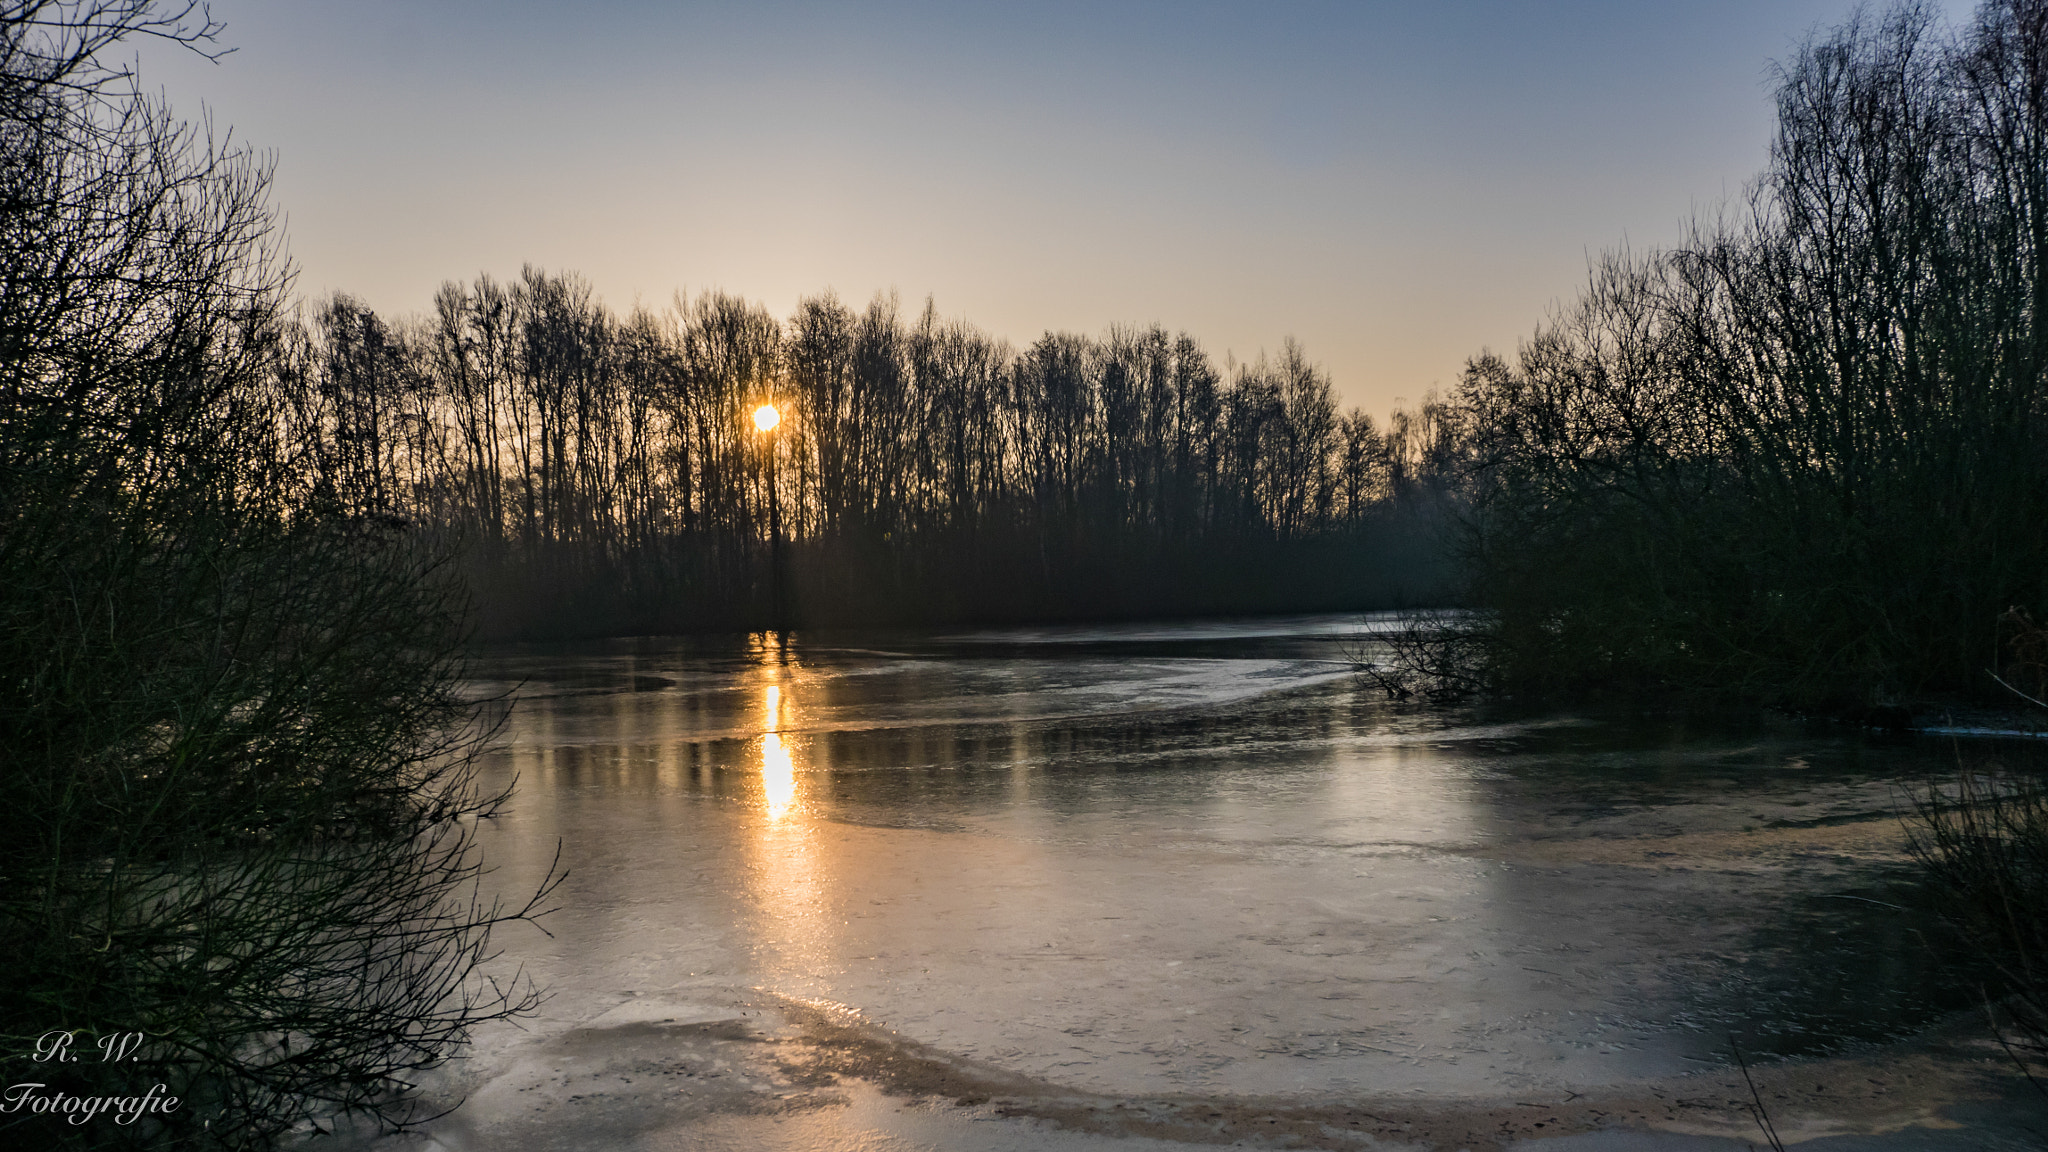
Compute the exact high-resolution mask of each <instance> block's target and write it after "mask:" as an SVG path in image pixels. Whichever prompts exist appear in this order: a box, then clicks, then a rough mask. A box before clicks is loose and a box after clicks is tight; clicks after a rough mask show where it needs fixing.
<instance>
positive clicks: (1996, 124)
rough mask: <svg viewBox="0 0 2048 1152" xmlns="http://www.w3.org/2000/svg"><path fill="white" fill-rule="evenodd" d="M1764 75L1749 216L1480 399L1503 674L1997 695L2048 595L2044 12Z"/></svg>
mask: <svg viewBox="0 0 2048 1152" xmlns="http://www.w3.org/2000/svg"><path fill="white" fill-rule="evenodd" d="M1776 78H1777V91H1776V103H1777V131H1776V135H1775V138H1774V139H1773V141H1772V145H1771V152H1770V161H1769V165H1768V167H1767V168H1766V170H1765V171H1764V172H1763V174H1762V175H1761V176H1760V177H1759V178H1758V179H1757V180H1756V181H1755V183H1754V184H1753V185H1752V187H1751V190H1750V192H1749V193H1748V195H1747V196H1746V198H1744V199H1743V200H1741V201H1739V202H1738V203H1736V204H1734V205H1733V206H1731V207H1730V208H1729V209H1727V210H1726V211H1725V212H1723V213H1722V214H1721V215H1720V216H1718V217H1717V218H1714V219H1710V220H1705V221H1702V222H1699V223H1697V224H1696V225H1695V226H1694V227H1693V228H1692V230H1691V231H1690V233H1689V235H1688V236H1687V237H1686V238H1685V239H1684V240H1683V241H1682V242H1681V243H1679V244H1677V245H1675V246H1673V247H1671V248H1669V249H1665V250H1660V251H1655V252H1648V253H1631V252H1627V251H1622V252H1614V253H1609V254H1608V255H1606V256H1605V257H1603V258H1601V259H1600V260H1598V261H1596V263H1595V266H1594V268H1593V270H1592V275H1591V277H1590V279H1589V282H1588V285H1587V287H1586V289H1585V291H1584V292H1583V293H1582V294H1581V295H1580V296H1579V297H1578V299H1577V300H1576V301H1574V302H1573V303H1572V304H1570V305H1569V306H1568V307H1566V308H1565V309H1563V310H1562V311H1561V313H1560V314H1558V315H1557V316H1556V317H1555V318H1554V319H1553V320H1552V321H1551V322H1550V323H1549V324H1547V325H1546V326H1544V327H1543V328H1542V329H1541V330H1539V331H1538V332H1537V334H1536V335H1535V336H1534V337H1533V338H1532V339H1530V340H1528V341H1527V342H1525V343H1524V344H1523V346H1522V347H1521V349H1520V351H1519V354H1518V355H1517V356H1516V357H1514V358H1513V359H1512V360H1510V359H1506V358H1502V357H1497V356H1490V355H1487V356H1480V357H1477V358H1475V359H1474V360H1472V361H1471V362H1470V363H1469V364H1468V366H1467V368H1466V371H1465V372H1464V374H1463V377H1462V379H1461V382H1460V385H1459V388H1458V390H1457V394H1456V397H1455V402H1454V404H1453V409H1454V419H1455V420H1456V421H1457V423H1458V425H1459V431H1458V435H1457V437H1456V440H1457V442H1458V444H1459V446H1460V447H1459V450H1460V451H1461V452H1462V453H1463V454H1464V457H1465V458H1464V460H1463V461H1462V462H1461V463H1460V464H1458V465H1457V469H1458V471H1459V474H1460V475H1461V476H1463V477H1464V486H1465V491H1466V494H1467V496H1468V498H1469V499H1470V501H1471V519H1470V521H1469V523H1468V528H1469V533H1468V535H1467V536H1466V538H1465V556H1466V560H1467V562H1468V568H1467V571H1468V573H1469V576H1470V580H1471V593H1472V596H1473V598H1474V602H1475V603H1476V604H1478V605H1480V606H1482V607H1484V608H1485V609H1486V610H1487V612H1488V615H1487V617H1486V620H1487V627H1486V628H1485V629H1484V630H1483V632H1482V634H1481V636H1480V637H1479V656H1480V660H1481V663H1482V664H1484V665H1486V666H1487V668H1488V669H1489V670H1490V672H1491V674H1492V675H1493V676H1494V677H1495V678H1496V679H1498V680H1501V681H1506V682H1515V683H1521V684H1551V685H1555V684H1558V683H1561V682H1574V681H1575V682H1582V683H1615V682H1631V683H1642V682H1645V681H1650V682H1662V683H1666V684H1673V685H1680V686H1685V687H1688V688H1709V689H1729V690H1734V691H1738V692H1743V693H1747V694H1760V695H1765V696H1769V697H1773V698H1777V699H1781V700H1785V701H1790V702H1794V703H1797V704H1799V705H1801V706H1826V707H1830V708H1838V709H1848V710H1852V711H1853V710H1859V709H1870V708H1880V709H1882V708H1887V707H1892V706H1895V705H1897V704H1898V703H1899V702H1900V701H1902V700H1906V699H1909V698H1912V697H1916V696H1925V695H1927V694H1930V693H1932V694H1941V693H1963V694H1976V693H1981V692H1984V691H1996V690H1997V689H1996V688H1995V686H1994V684H1993V682H1992V681H1991V679H1990V678H1989V677H1988V676H1987V675H1986V672H1987V670H1988V669H1997V668H2000V667H2002V666H2003V665H2002V663H2001V662H2002V661H2006V660H2008V659H2009V653H2007V652H2006V651H2005V648H2004V639H2005V638H2006V637H2008V636H2009V635H2010V634H2011V630H2012V628H2013V627H2014V626H2015V624H2016V623H2017V622H2020V621H2024V620H2025V619H2026V618H2027V615H2026V614H2027V611H2028V610H2032V611H2038V610H2039V609H2040V608H2041V606H2042V605H2043V603H2044V593H2048V530H2044V525H2048V388H2044V383H2043V371H2044V368H2048V4H2044V3H2042V2H2041V0H1988V2H1987V3H1985V4H1983V5H1982V6H1981V7H1980V8H1979V9H1978V10H1977V12H1976V13H1975V15H1974V16H1973V17H1972V18H1971V19H1970V20H1969V21H1967V22H1966V23H1965V24H1964V25H1962V26H1961V27H1956V28H1950V27H1947V26H1945V25H1943V24H1942V23H1941V21H1940V19H1939V18H1938V15H1937V13H1936V12H1935V10H1934V9H1932V8H1930V7H1929V6H1926V5H1921V4H1910V3H1909V4H1904V5H1900V6H1897V7H1894V8H1892V9H1890V10H1889V11H1887V12H1885V13H1883V14H1880V15H1876V16H1859V17H1857V18H1855V19H1852V20H1851V21H1849V22H1848V23H1847V24H1845V25H1843V26H1841V27H1839V28H1836V29H1834V30H1832V31H1831V32H1828V33H1826V34H1824V35H1819V36H1816V37H1815V38H1814V39H1812V40H1811V41H1810V42H1808V43H1806V44H1805V45H1803V46H1802V47H1801V48H1800V50H1799V51H1798V52H1797V53H1796V54H1795V55H1794V56H1793V57H1792V58H1791V59H1790V60H1788V61H1787V62H1785V63H1783V64H1782V65H1780V66H1778V69H1777V73H1776ZM2016 606H2017V608H2018V614H2017V615H2015V614H2014V610H2015V607H2016ZM2001 621H2003V623H2001Z"/></svg>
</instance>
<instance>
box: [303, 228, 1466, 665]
mask: <svg viewBox="0 0 2048 1152" xmlns="http://www.w3.org/2000/svg"><path fill="white" fill-rule="evenodd" d="M281 343H282V346H281V351H280V354H279V357H278V369H277V372H278V378H279V382H280V384H281V386H282V387H283V389H284V390H285V391H286V392H287V393H289V394H290V395H291V396H292V397H294V404H295V419H296V420H297V421H298V423H299V425H300V427H301V433H300V435H301V438H303V439H304V440H306V441H307V442H309V443H314V444H317V445H319V446H320V447H319V469H320V480H319V483H320V484H321V485H322V486H323V491H326V492H328V493H331V494H332V496H333V498H335V499H337V500H341V501H343V502H345V503H348V504H349V505H350V506H351V507H353V508H355V509H356V510H358V511H359V512H361V513H363V514H367V515H376V516H388V517H394V518H398V519H401V520H404V521H406V522H408V523H417V524H420V525H423V526H426V527H428V528H429V529H430V530H432V531H433V532H435V533H438V534H440V536H441V538H443V539H444V540H446V541H447V542H448V543H449V545H450V546H451V547H453V548H454V549H455V550H456V551H457V552H458V553H459V555H460V556H461V557H462V564H463V567H464V570H465V572H466V573H467V574H468V576H469V578H470V581H471V585H472V588H473V589H474V590H475V592H476V596H477V600H478V605H479V608H480V610H481V612H482V613H483V624H484V628H485V630H486V632H487V634H495V635H534V634H540V633H542V632H545V631H548V630H557V631H581V632H599V631H612V632H616V631H625V630H635V631H642V630H645V631H652V630H678V629H690V628H721V627H723V628H740V627H764V626H770V625H773V624H777V623H780V624H785V625H786V624H792V623H805V624H820V623H826V624H829V623H860V622H877V621H939V620H965V619H980V620H988V619H1006V618H1027V617H1036V618H1045V617H1077V616H1096V615H1116V614H1133V613H1174V612H1191V611H1232V610H1236V611H1257V610H1272V609H1279V608H1320V607H1354V606H1377V605H1380V604H1392V603H1395V602H1398V601H1401V600H1403V599H1406V600H1411V601H1412V600H1415V599H1422V598H1427V597H1429V596H1431V595H1435V594H1438V592H1439V590H1440V587H1441V584H1442V570H1441V567H1440V566H1433V565H1434V556H1435V546H1434V536H1433V532H1434V525H1435V523H1436V522H1437V520H1438V519H1439V518H1440V515H1441V511H1440V510H1441V507H1442V505H1443V498H1444V495H1445V493H1446V491H1447V489H1448V485H1449V478H1448V475H1447V474H1446V473H1445V472H1444V471H1443V470H1442V469H1441V467H1440V466H1439V465H1440V464H1441V462H1442V461H1443V460H1444V459H1445V458H1446V453H1445V452H1444V451H1443V450H1442V447H1441V445H1440V443H1439V441H1441V440H1442V439H1443V436H1444V434H1445V432H1446V430H1447V429H1448V428H1449V427H1450V425H1449V423H1448V422H1447V421H1446V420H1445V419H1443V418H1442V416H1443V411H1444V406H1443V405H1441V404H1437V403H1435V402H1430V403H1426V404H1424V405H1423V406H1421V408H1420V409H1419V410H1418V411H1415V412H1400V413H1397V414H1396V415H1395V417H1394V419H1393V420H1392V421H1390V422H1389V425H1388V427H1386V428H1384V429H1382V428H1381V427H1379V426H1378V425H1377V424H1376V423H1375V422H1374V421H1373V420H1372V418H1371V417H1370V416H1368V415H1366V414H1365V413H1363V412H1361V411H1358V410H1356V409H1353V410H1352V411H1350V412H1340V411H1339V409H1338V405H1337V402H1336V398H1335V394H1334V391H1333V389H1332V386H1331V382H1330V379H1329V377H1328V375H1327V374H1326V373H1324V372H1323V371H1322V370H1321V369H1320V368H1319V367H1317V366H1316V365H1315V364H1313V363H1312V362H1310V360H1309V359H1308V358H1307V356H1306V354H1305V353H1304V352H1303V351H1302V349H1301V348H1300V347H1299V346H1298V345H1296V344H1294V343H1293V342H1292V341H1289V342H1288V343H1286V344H1285V345H1284V346H1283V347H1282V349H1281V351H1280V353H1279V355H1278V356H1277V357H1274V358H1271V359H1267V358H1264V357H1262V358H1261V359H1259V360H1258V361H1256V362H1253V363H1249V364H1236V363H1226V364H1224V365H1222V366H1220V367H1219V366H1218V365H1217V364H1216V363H1215V361H1213V360H1212V359H1211V358H1210V357H1209V355H1208V354H1207V353H1206V352H1205V351H1204V350H1203V349H1202V347H1201V346H1200V345H1199V344H1198V343H1197V342H1196V341H1195V340H1194V339H1193V338H1192V337H1190V336H1188V335H1187V334H1185V333H1178V334H1173V333H1169V332H1167V331H1166V330H1165V329H1163V328H1160V327H1157V326H1154V327H1149V328H1113V329H1111V330H1110V331H1109V332H1108V333H1107V334H1106V335H1104V336H1103V337H1101V338H1099V339H1098V338H1089V337H1085V336H1078V335H1073V334H1069V333H1047V334H1046V335H1044V336H1043V337H1041V338H1040V339H1039V340H1037V341H1036V342H1034V343H1033V344H1031V345H1030V346H1029V347H1028V348H1025V349H1023V350H1021V351H1019V350H1016V349H1014V348H1013V347H1011V346H1010V345H1009V344H1007V343H1006V342H1004V341H1002V340H999V339H996V338H994V337H992V336H990V335H989V334H988V333H986V332H984V331H981V330H980V329H978V328H975V327H974V326H972V325H970V324H968V323H966V322H964V321H959V320H944V319H941V317H940V316H939V314H938V312H937V310H936V308H935V307H934V306H933V305H932V304H931V302H929V301H927V302H926V304H925V306H924V307H923V308H922V309H921V310H919V311H918V312H917V313H916V314H915V315H906V314H905V313H904V311H903V310H902V309H901V307H900V306H899V304H898V302H897V301H896V299H895V298H894V297H891V296H881V297H877V298H876V299H874V300H873V301H871V302H870V303H869V304H868V305H867V306H866V307H864V308H855V307H851V306H848V305H847V304H845V303H843V302H841V301H840V300H839V299H838V298H836V297H835V296H833V295H832V294H830V293H826V294H822V295H819V296H814V297H810V298H807V299H804V300H802V301H801V302H800V303H799V304H798V305H797V307H796V309H795V311H794V313H793V314H792V315H791V316H790V317H788V318H787V319H786V320H778V319H777V318H776V317H775V316H773V315H772V314H770V313H769V311H768V310H767V309H766V308H764V307H763V306H761V305H759V304H757V303H753V302H750V301H747V300H744V299H742V298H739V297H737V296H733V295H730V294H726V293H721V292H706V293H703V294H701V295H698V296H697V297H695V298H693V299H687V300H685V299H682V298H680V297H679V298H678V299H677V300H676V302H675V304H674V306H673V307H671V308H670V309H668V310H667V311H665V312H663V313H660V314H657V313H654V312H652V311H649V310H646V309H636V310H634V311H633V312H631V313H630V314H626V315H620V314H618V313H615V312H614V311H612V310H611V309H609V308H607V307H606V306H605V305H604V304H603V303H601V302H600V301H598V300H597V299H596V298H595V296H594V294H593V292H592V290H591V288H590V286H589V285H588V284H587V283H585V282H584V281H583V280H581V279H580V278H579V277H577V276H574V275H570V274H550V273H547V272H543V271H540V270H537V269H534V268H531V267H529V268H527V269H525V270H523V271H522V273H521V274H520V275H519V277H518V278H516V279H514V280H511V281H509V282H506V281H499V280H496V279H493V278H491V277H489V276H482V277H478V278H477V279H475V280H474V281H472V282H470V283H468V284H457V283H448V284H445V285H444V286H443V287H442V289H441V290H440V292H439V294H438V295H437V296H436V297H435V300H434V307H433V310H432V312H431V313H429V314H427V315H425V316H423V317H417V316H416V317H410V318H406V319H402V320H396V321H391V320H386V319H384V318H381V317H379V316H378V315H377V314H376V313H375V312H373V311H372V310H371V309H369V308H368V307H367V306H365V305H364V304H363V303H361V302H360V301H358V300H355V299H352V298H350V297H348V296H346V295H335V296H333V297H331V298H329V299H327V300H325V301H323V302H321V303H319V304H318V305H317V306H314V307H312V308H310V309H308V310H306V311H305V312H303V313H302V314H301V315H300V316H299V317H298V318H297V319H296V320H295V321H294V322H292V323H291V324H289V325H286V326H285V328H284V330H283V333H282V336H281ZM762 404H772V405H774V406H775V407H776V408H777V409H778V410H779V412H780V413H781V415H782V422H781V424H780V425H779V426H778V427H777V429H776V430H775V432H774V433H773V435H764V434H762V433H761V432H759V431H758V430H757V429H756V428H755V427H754V425H753V424H752V423H751V422H750V420H749V413H750V412H751V411H752V410H753V409H755V408H756V407H758V406H759V405H762ZM771 520H773V521H775V523H771ZM772 537H780V538H781V539H782V540H783V541H784V543H783V546H782V547H781V548H780V549H779V550H778V549H777V548H776V547H775V541H774V539H772ZM778 570H779V571H778ZM778 579H779V581H780V582H781V583H782V584H783V585H785V586H786V591H784V592H782V593H781V602H780V603H778V602H777V591H776V584H777V582H778Z"/></svg>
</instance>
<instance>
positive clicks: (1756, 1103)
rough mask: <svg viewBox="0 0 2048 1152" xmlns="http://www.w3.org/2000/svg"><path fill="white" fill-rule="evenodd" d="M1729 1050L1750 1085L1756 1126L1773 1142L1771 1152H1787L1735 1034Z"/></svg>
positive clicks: (1731, 1037) (1750, 1108) (1731, 1039)
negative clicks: (1765, 1106)
mask: <svg viewBox="0 0 2048 1152" xmlns="http://www.w3.org/2000/svg"><path fill="white" fill-rule="evenodd" d="M1728 1050H1729V1051H1730V1052H1733V1053H1735V1066H1736V1067H1737V1068H1740V1069H1742V1082H1743V1083H1744V1084H1747V1085H1749V1099H1750V1101H1751V1103H1750V1106H1749V1114H1750V1115H1751V1116H1753V1117H1755V1118H1756V1126H1757V1127H1758V1128H1761V1129H1763V1133H1764V1139H1766V1140H1768V1141H1770V1142H1771V1152H1785V1142H1784V1141H1783V1140H1780V1139H1778V1129H1777V1127H1776V1126H1774V1125H1773V1124H1772V1123H1771V1114H1770V1113H1769V1112H1766V1111H1765V1110H1764V1098H1763V1094H1762V1093H1760V1092H1758V1091H1757V1090H1756V1081H1755V1080H1752V1079H1750V1077H1749V1065H1748V1064H1747V1063H1746V1062H1744V1060H1743V1059H1742V1049H1741V1048H1739V1047H1737V1046H1736V1043H1735V1034H1734V1033H1733V1032H1730V1033H1729V1034H1728Z"/></svg>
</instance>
